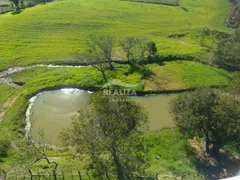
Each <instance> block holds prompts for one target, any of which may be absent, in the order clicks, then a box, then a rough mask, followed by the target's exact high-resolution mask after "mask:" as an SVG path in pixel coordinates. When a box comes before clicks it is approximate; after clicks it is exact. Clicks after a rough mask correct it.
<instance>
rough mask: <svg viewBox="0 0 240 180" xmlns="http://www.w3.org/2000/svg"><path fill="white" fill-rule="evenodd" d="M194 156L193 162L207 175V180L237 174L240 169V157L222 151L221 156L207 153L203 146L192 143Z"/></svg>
mask: <svg viewBox="0 0 240 180" xmlns="http://www.w3.org/2000/svg"><path fill="white" fill-rule="evenodd" d="M191 146H192V148H193V149H192V153H193V154H194V158H193V159H192V163H193V164H194V165H195V167H196V168H197V170H198V171H199V172H201V173H203V174H204V175H205V179H207V180H218V179H222V178H228V177H233V176H236V175H237V174H238V173H239V170H240V158H238V157H236V156H234V155H232V154H229V153H226V152H224V151H223V150H221V151H220V156H219V157H212V156H209V155H207V154H206V152H205V151H204V150H203V148H202V147H200V146H199V145H196V144H193V143H191Z"/></svg>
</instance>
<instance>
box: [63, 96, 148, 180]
mask: <svg viewBox="0 0 240 180" xmlns="http://www.w3.org/2000/svg"><path fill="white" fill-rule="evenodd" d="M147 119H148V118H147V115H146V113H145V112H144V111H143V109H142V108H141V107H140V106H139V105H138V104H136V103H135V102H133V101H130V100H129V99H127V98H126V97H123V96H108V95H103V94H102V93H94V94H93V95H92V96H91V98H90V100H89V102H88V105H87V106H86V108H85V109H83V110H81V111H79V113H78V115H77V116H76V117H75V118H74V119H73V123H72V124H73V128H72V129H67V130H65V131H64V132H62V134H61V139H62V141H63V143H64V145H68V146H69V145H70V146H72V147H74V148H75V149H76V150H77V152H78V153H80V154H87V155H88V156H89V158H90V160H91V162H90V164H89V167H88V168H90V169H92V170H93V175H94V176H95V177H96V178H97V177H99V178H100V177H103V176H107V177H108V176H114V175H116V176H117V179H119V180H124V179H129V178H130V176H131V175H132V174H133V173H136V174H138V175H139V174H140V173H143V172H144V169H145V167H144V166H143V165H144V164H145V162H146V158H145V156H144V155H145V153H144V152H145V149H146V148H145V146H144V143H143V139H142V137H141V136H139V135H140V134H141V132H140V131H139V130H140V129H141V130H142V129H143V128H144V127H146V125H147V122H148V120H147Z"/></svg>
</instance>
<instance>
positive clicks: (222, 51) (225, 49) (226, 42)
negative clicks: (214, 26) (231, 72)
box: [214, 29, 240, 70]
mask: <svg viewBox="0 0 240 180" xmlns="http://www.w3.org/2000/svg"><path fill="white" fill-rule="evenodd" d="M239 49H240V29H236V30H235V32H234V33H233V34H232V35H231V36H230V37H228V38H225V39H223V40H222V41H220V42H219V43H218V48H217V50H216V51H215V53H214V57H215V59H216V61H215V64H217V65H219V66H221V67H225V68H230V69H236V70H239V69H240V51H239Z"/></svg>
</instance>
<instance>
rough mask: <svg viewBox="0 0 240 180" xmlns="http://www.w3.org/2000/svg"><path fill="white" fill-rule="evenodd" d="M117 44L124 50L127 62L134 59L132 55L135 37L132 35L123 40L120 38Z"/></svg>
mask: <svg viewBox="0 0 240 180" xmlns="http://www.w3.org/2000/svg"><path fill="white" fill-rule="evenodd" d="M119 44H120V46H121V47H122V48H123V50H124V51H125V53H126V57H127V60H128V62H132V61H133V59H134V58H133V55H134V47H135V44H136V39H135V38H134V37H126V38H124V39H123V40H121V41H120V42H119Z"/></svg>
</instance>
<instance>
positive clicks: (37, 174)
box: [0, 169, 186, 180]
mask: <svg viewBox="0 0 240 180" xmlns="http://www.w3.org/2000/svg"><path fill="white" fill-rule="evenodd" d="M130 176H131V179H132V180H159V179H164V180H175V179H177V177H171V176H161V177H160V175H159V173H157V174H156V175H142V176H135V175H133V174H132V175H130ZM184 177H186V176H185V175H184V176H182V177H178V179H182V180H183V179H184ZM9 179H10V180H12V179H14V180H26V179H30V180H35V179H38V180H41V179H45V180H46V179H48V180H65V179H66V180H94V178H91V176H90V175H89V174H88V172H87V171H86V173H82V172H81V171H79V170H74V171H73V170H57V171H56V172H55V171H54V170H41V171H39V169H37V170H35V171H32V170H31V169H28V170H27V171H26V170H24V169H13V170H11V171H9V172H6V171H5V170H3V169H0V180H9ZM103 179H108V180H109V179H110V180H111V179H116V175H115V176H111V178H109V176H108V175H106V177H105V178H103Z"/></svg>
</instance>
